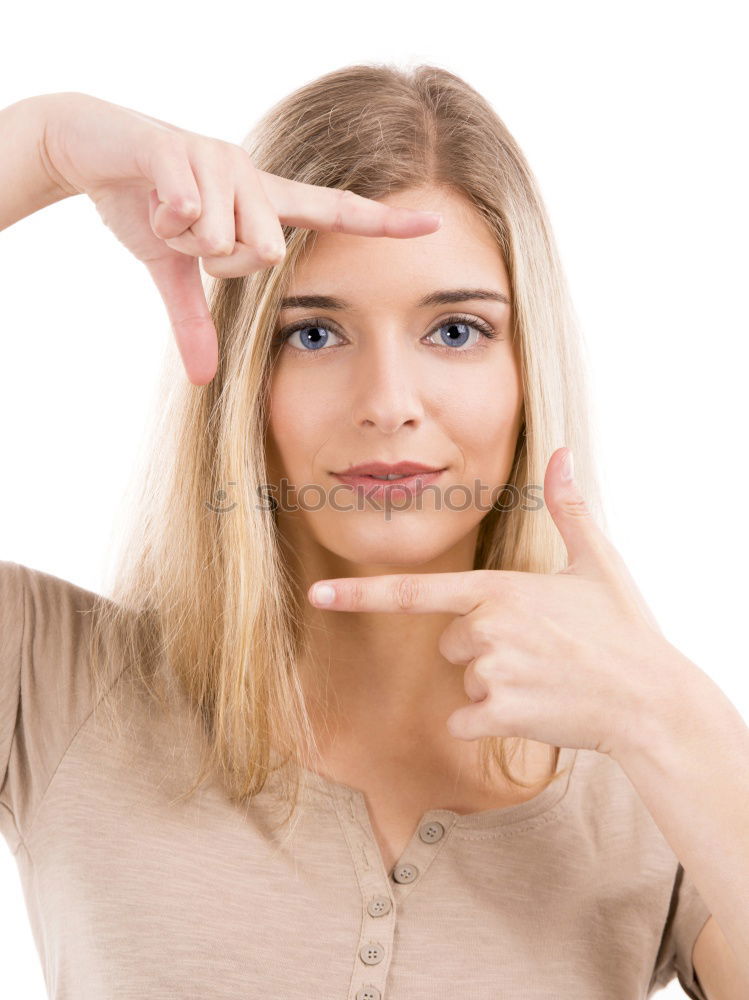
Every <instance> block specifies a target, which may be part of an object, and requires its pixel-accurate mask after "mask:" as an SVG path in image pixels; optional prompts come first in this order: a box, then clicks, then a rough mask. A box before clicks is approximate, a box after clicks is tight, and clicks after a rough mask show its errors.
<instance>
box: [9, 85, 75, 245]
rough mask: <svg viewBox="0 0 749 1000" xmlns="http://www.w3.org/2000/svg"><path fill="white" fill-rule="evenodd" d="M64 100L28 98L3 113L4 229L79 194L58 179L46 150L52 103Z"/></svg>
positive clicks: (48, 95)
mask: <svg viewBox="0 0 749 1000" xmlns="http://www.w3.org/2000/svg"><path fill="white" fill-rule="evenodd" d="M64 96H65V95H64V94H62V95H52V94H41V95H39V96H38V97H25V98H24V99H23V100H21V101H17V102H16V103H15V104H10V105H9V106H8V107H7V108H3V109H2V110H1V111H0V149H2V150H3V155H2V157H0V229H7V227H8V226H12V225H13V223H14V222H18V220H19V219H23V218H25V217H26V216H27V215H32V214H33V213H34V212H38V211H39V209H40V208H45V207H46V206H47V205H51V204H53V202H56V201H61V200H62V199H63V198H69V197H70V196H71V195H73V194H77V193H78V192H76V191H74V190H73V189H72V188H68V189H67V190H66V188H65V187H64V186H63V184H64V181H63V179H62V178H59V180H58V179H55V176H54V168H53V167H52V165H51V164H50V163H49V159H48V157H47V155H46V150H45V146H44V137H45V128H46V122H47V118H46V115H47V110H48V108H49V103H50V101H51V100H55V99H58V98H59V97H63V98H64Z"/></svg>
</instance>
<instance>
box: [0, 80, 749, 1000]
mask: <svg viewBox="0 0 749 1000" xmlns="http://www.w3.org/2000/svg"><path fill="white" fill-rule="evenodd" d="M2 114H3V118H2V121H1V122H0V127H1V128H2V129H3V132H4V134H7V135H10V136H12V137H13V139H14V151H15V156H14V157H12V158H11V160H10V161H8V162H6V163H5V164H4V165H3V168H2V169H3V171H4V172H5V173H4V175H3V179H4V180H5V181H6V183H5V184H4V185H3V186H2V192H3V194H2V208H1V211H2V216H1V218H2V225H4V226H8V225H10V224H11V223H12V222H14V221H16V220H17V219H20V218H23V217H24V216H25V215H28V214H30V213H31V212H33V211H35V210H37V209H38V208H40V207H43V206H44V205H47V204H50V203H52V202H54V201H56V200H59V199H60V198H62V197H66V196H71V195H74V194H77V193H85V194H87V195H88V196H89V197H91V198H92V200H93V201H94V203H95V204H96V207H97V209H98V211H99V212H100V214H101V216H102V218H103V220H104V222H105V223H106V224H107V225H108V226H109V227H110V228H111V229H112V230H113V231H114V233H115V234H116V235H117V236H118V238H119V239H120V240H121V241H122V242H123V243H124V244H125V246H127V247H128V249H129V250H130V251H131V252H133V253H134V254H135V255H136V256H137V257H138V259H140V260H142V261H143V262H144V263H145V264H146V266H147V267H148V269H149V272H150V274H151V276H152V278H153V280H154V281H155V282H156V284H157V287H158V288H159V291H160V293H161V295H162V297H163V299H164V302H165V305H166V308H167V311H168V314H169V317H170V320H171V323H172V328H173V331H174V335H175V343H176V345H177V347H178V353H179V358H180V359H181V363H182V364H183V365H184V368H185V371H186V373H187V376H188V381H187V382H186V381H185V380H184V379H183V378H181V377H180V371H179V368H178V364H177V355H176V354H174V353H173V354H172V355H171V356H170V359H169V364H168V365H167V366H166V367H165V371H164V381H163V404H162V405H161V406H160V407H159V419H158V421H157V423H156V425H155V433H154V438H153V445H152V460H151V462H150V464H149V466H148V468H147V469H146V471H145V473H144V475H143V479H142V488H141V491H140V495H139V498H138V502H137V503H135V504H134V505H133V515H134V516H133V520H132V528H131V530H130V531H129V532H128V534H127V536H126V537H124V538H123V540H122V549H121V553H120V555H119V560H118V562H117V565H116V568H115V573H114V576H113V581H112V587H111V588H110V590H111V593H110V596H109V597H108V598H104V597H102V596H100V595H96V594H92V593H90V592H88V591H84V590H82V589H81V588H78V587H76V586H75V585H73V584H72V583H69V582H67V581H64V580H60V579H58V578H56V577H52V576H50V575H48V574H44V573H42V572H40V571H37V570H33V569H30V568H29V567H25V566H21V565H19V564H15V563H8V562H6V563H2V564H0V570H1V572H0V588H1V590H0V598H1V601H0V610H1V613H2V631H1V632H0V635H2V642H3V646H2V662H0V683H2V699H0V719H2V725H0V763H2V767H3V771H2V773H3V775H4V783H3V787H2V796H1V798H0V802H2V805H3V807H4V809H3V810H2V811H0V828H1V829H2V830H3V833H4V835H5V837H6V839H7V840H8V842H9V844H10V846H11V849H12V850H14V851H15V852H17V858H18V864H19V870H20V873H21V878H22V881H23V884H24V887H25V889H26V891H27V901H28V905H29V913H30V916H31V920H32V927H33V929H34V933H35V935H36V939H37V942H38V946H39V950H40V955H41V957H42V961H43V964H44V971H45V976H46V981H47V984H48V988H49V991H50V995H51V996H55V997H72V996H76V997H82V996H91V997H93V996H96V997H97V998H105V997H110V996H112V997H114V996H117V997H120V996H138V997H146V996H154V997H156V996H158V997H165V996H169V997H171V996H175V997H176V996H193V995H194V996H200V997H207V996H210V997H227V998H228V997H236V996H245V997H261V996H262V997H269V996H273V997H302V996H304V997H309V996H341V997H344V996H346V997H351V998H354V997H355V998H357V1000H363V998H381V997H391V998H394V1000H395V998H398V1000H399V998H405V997H408V998H419V997H432V998H433V997H435V996H444V997H448V996H450V997H452V996H454V994H455V991H456V989H461V990H465V991H466V992H467V993H468V994H470V995H471V996H473V997H475V998H477V1000H478V998H483V997H486V998H488V997H494V996H497V995H499V994H501V995H503V996H508V997H509V996H521V995H522V996H529V995H533V996H538V997H542V996H543V997H548V996H555V997H559V998H561V997H570V998H572V997H575V998H576V1000H580V998H586V997H591V998H593V997H596V998H598V997H602V996H606V997H622V998H624V997H628V998H629V997H635V996H645V995H650V993H651V992H653V991H654V990H655V989H656V988H657V987H659V986H662V985H664V984H665V983H666V982H668V981H669V980H671V979H673V978H674V977H675V976H677V975H678V977H679V980H680V982H681V984H682V986H683V987H684V988H685V990H686V991H687V992H688V993H689V995H690V996H692V997H698V998H701V1000H706V998H709V1000H715V998H716V997H723V998H725V997H729V996H731V997H733V996H738V995H739V992H738V991H739V989H740V981H739V976H740V975H744V974H745V973H746V968H745V967H744V968H742V967H741V966H740V963H739V960H738V957H737V953H738V952H739V946H740V945H741V943H742V942H741V931H740V930H739V931H737V930H736V927H738V925H739V920H738V918H739V917H740V916H741V914H740V913H739V911H738V909H737V908H736V907H735V906H734V907H733V909H731V907H732V905H733V904H734V900H735V897H734V895H733V894H732V893H731V894H730V896H729V895H728V894H727V890H726V889H725V888H723V889H721V888H720V887H721V886H722V885H723V882H722V881H721V879H720V878H719V872H718V871H717V868H716V865H715V862H714V861H710V860H709V859H706V860H705V862H704V864H701V863H697V861H695V855H696V851H697V847H699V835H701V834H702V833H704V832H705V830H707V828H705V830H702V829H700V828H699V827H698V828H697V830H696V832H695V833H694V835H693V836H690V837H689V839H686V838H685V839H683V840H682V839H681V835H682V833H683V831H684V830H685V829H686V828H687V826H688V824H687V822H686V819H687V817H686V814H685V811H684V810H685V807H684V806H682V807H681V811H680V809H679V808H678V807H676V806H670V807H667V806H663V807H662V811H661V812H658V811H657V807H656V806H655V805H654V801H655V799H656V798H660V796H655V795H654V794H652V787H653V783H654V781H655V777H654V775H655V768H654V767H651V766H650V763H649V762H650V757H649V756H648V755H647V754H646V750H647V749H648V748H649V747H650V745H651V743H652V741H654V740H655V738H656V735H657V737H658V740H661V738H662V739H663V740H664V743H663V745H664V746H665V745H666V743H665V741H666V740H667V741H668V746H669V749H670V750H671V749H672V748H676V747H678V746H681V745H682V737H683V734H684V733H686V731H687V728H688V727H687V724H686V722H685V720H687V721H688V722H689V723H690V725H691V723H692V721H693V717H692V715H691V714H690V713H691V712H692V710H693V709H694V711H695V712H696V713H697V711H699V713H702V716H701V717H704V720H705V723H706V724H707V723H709V724H710V726H711V727H717V726H718V724H719V725H720V726H721V727H723V729H724V730H725V731H726V733H728V734H730V738H731V743H732V746H733V745H739V744H740V745H741V746H742V747H743V746H746V745H747V743H746V742H744V743H741V741H742V740H745V729H746V727H745V726H744V724H743V721H742V720H741V719H740V717H739V715H738V713H737V712H736V711H735V709H734V708H733V706H731V705H730V702H728V700H727V699H726V698H725V696H723V695H722V692H720V691H719V690H718V689H717V688H716V687H715V685H714V684H713V683H712V682H711V681H710V680H709V678H707V677H706V675H705V674H704V673H702V671H700V670H699V668H697V667H696V666H695V665H694V664H692V663H691V662H690V661H688V660H687V659H686V658H685V657H683V656H682V654H680V653H679V651H678V650H675V649H674V647H673V646H671V645H670V644H669V643H668V642H667V641H666V640H665V638H664V637H663V636H662V634H661V633H660V631H659V629H658V627H657V625H656V623H655V621H654V620H653V618H652V615H651V614H650V612H649V610H648V609H647V607H646V606H645V604H644V602H643V600H642V598H641V596H640V595H639V593H638V591H637V588H636V586H635V584H634V582H633V581H632V580H631V578H630V577H629V575H628V573H627V571H626V568H625V567H624V566H623V565H622V564H621V560H619V559H618V558H617V556H616V553H615V552H614V550H613V548H612V547H611V546H610V544H609V543H608V542H607V540H606V538H605V535H604V533H603V530H602V528H601V527H599V523H601V522H602V520H603V518H602V514H601V513H600V504H599V501H598V491H597V487H596V482H595V477H594V473H593V469H592V458H591V454H590V444H589V429H588V424H587V418H586V413H587V407H586V404H585V387H584V383H583V373H582V366H581V361H580V356H579V343H578V339H577V335H576V332H575V325H574V319H573V313H572V310H571V308H570V306H569V302H568V297H567V293H566V289H565V283H564V279H563V274H562V269H561V266H560V264H559V261H558V257H557V254H556V250H555V246H554V240H553V236H552V233H551V230H550V227H549V224H548V221H547V217H546V213H545V210H544V207H543V203H542V200H541V197H540V195H539V193H538V190H537V187H536V184H535V181H534V179H533V176H532V173H531V171H530V169H529V167H528V165H527V163H526V161H525V159H524V157H523V155H522V153H521V151H520V150H519V149H518V147H517V145H516V143H515V142H514V140H513V139H512V137H511V135H510V134H509V133H508V131H507V129H506V127H505V126H504V124H503V123H502V122H501V120H500V119H499V118H498V117H497V115H496V113H495V112H494V111H493V109H492V108H491V107H490V106H489V105H488V103H487V102H486V101H485V100H484V99H483V98H482V97H481V96H480V95H479V94H477V93H476V92H475V91H474V90H472V88H470V87H469V86H468V85H467V84H466V83H465V82H464V81H462V80H460V79H459V78H458V77H456V76H454V75H453V74H451V73H449V72H447V71H445V70H442V69H439V68H436V67H432V66H422V67H419V68H417V69H416V70H414V71H412V72H403V71H401V70H399V69H396V68H394V67H389V66H365V65H362V66H352V67H347V68H344V69H342V70H339V71H337V72H335V73H330V74H328V75H326V76H324V77H321V78H320V79H318V80H315V81H313V82H312V83H310V84H308V85H306V86H305V87H303V88H301V89H300V90H298V91H297V92H295V93H294V94H292V95H290V96H289V97H287V98H286V99H284V100H283V101H281V102H280V103H279V104H278V105H277V106H275V107H273V108H272V109H271V110H270V111H269V112H268V113H267V115H266V116H265V117H264V118H263V119H262V120H261V121H260V122H259V123H258V125H257V127H256V129H255V130H253V132H252V133H251V134H250V136H248V138H247V139H246V140H245V142H244V143H243V144H242V146H241V147H238V146H234V145H233V144H231V143H225V142H222V141H220V140H216V139H210V138H207V137H203V136H198V135H195V134H194V133H190V132H186V131H184V130H181V129H178V128H176V127H175V126H173V125H170V124H168V123H166V122H161V121H158V120H155V119H152V118H148V117H147V116H143V115H140V114H137V113H136V112H134V111H132V110H130V109H126V108H121V107H119V106H116V105H112V104H108V103H107V102H104V101H99V100H97V99H96V98H93V97H90V96H88V95H83V94H55V95H45V96H44V97H42V98H32V99H29V100H27V101H21V102H19V103H18V104H16V105H12V106H11V107H10V108H7V109H5V111H4V112H3V113H2ZM342 192H346V193H345V194H344V193H342ZM430 212H437V213H439V214H440V216H441V221H439V220H434V219H433V218H432V217H431V216H430V215H429V214H428V213H430ZM199 259H202V262H203V267H204V270H205V271H206V273H207V274H208V276H209V280H208V283H207V289H206V291H207V300H206V298H205V297H204V287H203V284H202V282H201V278H200V272H199V269H198V260H199ZM310 331H311V332H310ZM561 445H564V447H560V446H561ZM568 451H571V452H572V453H573V454H574V459H575V467H574V479H570V478H569V476H567V477H566V478H565V477H564V476H563V472H564V468H565V467H566V462H565V459H566V458H567V457H568ZM378 462H379V463H385V467H382V466H379V467H378V466H377V465H374V467H373V463H378ZM400 463H405V465H406V466H409V465H411V466H412V465H413V464H414V463H417V464H418V465H420V466H422V467H426V469H428V470H432V471H431V472H427V471H425V470H424V469H422V470H421V475H418V474H415V473H414V474H412V473H413V469H409V468H407V467H401V468H397V469H396V470H395V472H396V474H397V475H398V479H397V481H394V482H393V484H392V485H381V484H376V485H375V483H376V481H375V480H373V479H371V476H372V474H373V473H375V474H380V475H384V474H385V472H386V467H387V466H388V465H398V464H400ZM362 464H364V466H366V468H365V469H364V470H359V471H360V472H361V473H362V475H361V476H357V475H355V474H352V473H351V469H352V467H353V466H359V465H362ZM365 477H366V478H365ZM544 501H545V502H544ZM547 508H548V509H547ZM594 512H595V517H594ZM319 581H333V582H334V583H335V585H336V586H335V587H334V593H335V598H334V601H333V603H332V604H328V605H324V604H316V603H315V600H314V597H313V587H312V585H313V584H314V583H316V582H319ZM89 667H90V669H89ZM675 691H678V692H679V695H678V697H677V696H676V695H675V694H674V692H675ZM466 696H468V700H467V699H466ZM643 706H647V714H645V715H643V712H642V709H643ZM650 706H658V708H657V709H656V708H653V709H652V713H651V710H650ZM687 708H688V711H687ZM677 723H678V724H677ZM727 738H728V737H727ZM748 742H749V741H748ZM660 749H661V743H660V742H659V743H658V750H659V751H660ZM716 753H717V749H716ZM674 756H675V750H674ZM516 757H517V758H519V760H515V758H516ZM747 759H749V758H747ZM646 760H647V761H648V763H647V764H646V763H645V761H646ZM511 762H512V763H513V764H514V766H513V767H512V769H511V768H510V763H511ZM679 762H680V763H681V760H680V761H679ZM635 776H637V777H635ZM670 777H671V775H670V774H669V775H668V778H669V779H670ZM191 779H195V780H194V781H193V782H192V784H191V785H190V780H191ZM662 780H665V779H662ZM706 784H707V781H706ZM186 785H190V787H188V788H187V789H186ZM633 785H634V787H633ZM659 791H661V789H659ZM700 791H703V789H702V788H700ZM638 792H639V795H638ZM300 793H302V794H301V797H300ZM663 798H664V800H667V799H668V797H667V796H663ZM284 805H285V806H287V807H288V808H287V809H286V810H283V809H281V807H282V806H284ZM727 817H728V809H727V808H726V809H725V810H724V813H723V820H722V822H723V826H721V827H718V826H717V825H713V826H712V827H710V828H709V830H707V832H709V833H713V832H715V831H717V830H720V832H721V833H723V832H725V830H726V829H727ZM689 820H690V824H689V825H691V826H693V824H692V816H691V815H690V816H689ZM711 822H713V824H718V823H719V822H721V817H720V815H719V816H718V817H714V818H713V820H712V821H711ZM663 826H665V827H666V828H667V833H666V835H664V833H662V832H661V829H662V827H663ZM672 830H673V831H674V833H673V837H672V838H671V839H668V834H669V833H670V832H671V831H672ZM671 840H673V841H678V843H679V847H680V849H683V855H684V860H685V861H686V865H682V864H681V863H680V860H681V857H680V855H677V853H676V849H675V845H674V843H672V842H671ZM735 842H736V843H737V844H738V838H736V841H735ZM695 845H697V847H696V846H695ZM703 853H704V852H703ZM686 859H688V860H686ZM685 867H686V868H687V870H685ZM692 870H694V871H695V872H698V873H699V879H697V878H695V879H694V880H693V879H692V878H691V877H690V873H691V871H692ZM698 881H699V882H700V885H705V886H707V888H708V890H709V895H710V901H711V902H713V903H716V902H717V904H718V905H717V906H715V905H714V906H712V907H710V906H708V901H707V899H704V898H703V896H702V894H701V893H700V891H699V889H698V885H697V882H698ZM705 895H707V893H706V894H705ZM718 909H720V911H721V912H723V913H725V914H727V915H728V916H727V920H726V927H727V928H728V931H727V932H726V933H723V932H722V931H721V930H720V929H719V928H718V924H717V921H716V920H715V917H714V916H711V913H714V912H715V913H717V912H718ZM734 916H735V918H736V920H735V923H732V922H731V919H732V918H733V917H734ZM698 934H700V947H701V949H702V950H701V952H700V953H699V954H700V959H699V961H698V951H697V949H696V948H695V950H694V966H693V964H692V957H693V956H692V949H693V946H694V944H695V941H696V940H697V936H698ZM698 977H699V978H698ZM729 990H734V991H735V992H729ZM529 991H530V992H529ZM721 991H722V992H721Z"/></svg>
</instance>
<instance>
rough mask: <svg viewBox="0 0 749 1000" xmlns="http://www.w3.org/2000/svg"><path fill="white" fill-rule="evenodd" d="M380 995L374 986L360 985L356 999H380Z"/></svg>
mask: <svg viewBox="0 0 749 1000" xmlns="http://www.w3.org/2000/svg"><path fill="white" fill-rule="evenodd" d="M381 996H382V994H381V993H380V991H379V990H378V989H377V987H376V986H362V988H361V989H360V990H359V992H358V993H357V994H356V1000H380V997H381Z"/></svg>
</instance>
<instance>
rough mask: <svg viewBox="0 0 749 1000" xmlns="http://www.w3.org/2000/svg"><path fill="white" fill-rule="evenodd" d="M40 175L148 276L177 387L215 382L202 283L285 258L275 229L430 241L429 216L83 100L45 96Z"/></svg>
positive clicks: (213, 344) (212, 334)
mask: <svg viewBox="0 0 749 1000" xmlns="http://www.w3.org/2000/svg"><path fill="white" fill-rule="evenodd" d="M48 96H49V98H50V101H49V113H48V116H47V121H46V128H45V136H44V142H43V150H42V153H43V156H44V160H45V166H46V168H47V170H48V172H49V174H50V175H51V176H52V178H53V179H54V180H55V181H56V183H57V184H58V185H59V186H60V187H61V188H62V189H63V190H64V191H65V192H66V193H67V194H71V195H72V194H87V195H88V196H89V198H91V199H92V201H93V202H94V204H95V205H96V208H97V211H98V212H99V215H100V216H101V218H102V219H103V221H104V222H105V223H106V225H107V226H108V227H109V228H110V229H111V230H112V231H113V232H114V234H115V236H116V237H117V238H118V239H119V240H120V242H122V243H123V244H124V245H125V246H126V247H127V248H128V250H130V252H131V253H133V254H134V255H135V256H136V257H137V258H138V260H141V261H143V263H144V264H145V265H146V267H147V268H148V270H149V272H150V274H151V277H152V278H153V280H154V282H155V284H156V287H157V288H158V290H159V294H160V295H161V297H162V299H163V301H164V304H165V306H166V309H167V312H168V315H169V320H170V323H171V326H172V329H173V331H174V336H175V339H176V341H177V346H178V348H179V352H180V355H181V357H182V362H183V364H184V367H185V370H186V372H187V377H188V378H189V380H190V381H191V382H192V383H193V384H195V385H206V384H207V383H208V382H210V381H211V379H212V378H213V376H214V375H215V374H216V368H217V364H218V340H217V336H216V330H215V327H214V325H213V321H212V319H211V316H210V312H209V309H208V304H207V302H206V299H205V293H204V290H203V284H202V281H201V277H200V269H199V265H198V258H202V259H203V268H204V270H205V271H206V272H207V273H208V274H210V275H213V276H215V277H226V278H229V277H239V276H240V275H245V274H251V273H252V272H253V271H258V270H260V269H261V268H265V267H271V266H273V265H274V264H277V263H279V262H280V261H281V260H283V257H284V254H285V253H286V245H285V242H284V235H283V230H282V229H281V225H282V224H283V225H287V226H300V227H305V228H308V229H319V230H321V231H323V232H343V233H353V234H356V235H359V236H391V237H412V236H423V235H425V234H427V233H431V232H434V231H435V230H436V229H437V228H438V227H439V222H438V220H437V219H435V218H434V217H433V216H432V215H431V214H430V213H427V212H421V211H412V210H410V209H404V208H391V207H388V206H387V205H383V204H381V203H380V202H377V201H374V200H372V199H369V198H363V197H361V196H360V195H357V194H353V193H352V192H351V191H347V190H341V189H336V188H326V187H319V186H316V185H314V184H304V183H301V182H299V181H292V180H287V179H286V178H283V177H278V176H277V175H275V174H270V173H267V172H266V171H264V170H258V169H257V168H256V167H255V166H254V164H253V163H252V160H251V158H250V156H249V154H248V153H247V152H246V151H245V150H244V149H242V148H241V146H236V145H234V144H233V143H230V142H224V141H223V140H221V139H213V138H209V137H207V136H203V135H199V134H197V133H195V132H189V131H187V130H185V129H181V128H177V126H175V125H170V124H169V123H168V122H164V121H160V120H159V119H157V118H150V117H149V116H148V115H144V114H141V113H140V112H137V111H134V110H132V109H130V108H126V107H122V106H121V105H119V104H110V103H109V102H108V101H104V100H100V99H99V98H97V97H93V96H91V95H89V94H83V93H76V92H71V93H59V94H52V95H48Z"/></svg>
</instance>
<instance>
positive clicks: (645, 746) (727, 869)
mask: <svg viewBox="0 0 749 1000" xmlns="http://www.w3.org/2000/svg"><path fill="white" fill-rule="evenodd" d="M685 660H686V658H685ZM686 663H687V664H688V665H689V666H690V667H692V668H694V664H692V663H691V661H689V660H686ZM695 669H696V668H695ZM689 676H690V679H689V683H686V684H685V685H684V691H685V692H688V694H686V693H684V694H683V695H682V697H683V701H682V702H681V709H682V710H681V711H680V712H679V713H678V715H677V714H676V713H675V714H673V715H672V716H671V718H670V719H667V718H666V717H665V716H664V715H662V714H661V715H660V716H658V717H657V718H656V717H654V718H653V720H652V725H651V727H650V730H649V732H646V733H644V734H643V738H642V740H641V741H640V746H638V747H637V748H634V747H630V748H627V749H626V750H625V751H624V752H622V753H620V754H618V755H617V756H616V760H617V762H618V763H619V765H620V766H621V768H622V770H623V771H624V773H625V774H626V775H627V777H628V778H629V780H630V781H631V782H632V785H633V786H634V788H635V790H636V791H637V793H638V795H639V796H640V798H641V799H642V801H643V803H644V805H645V806H646V808H647V809H648V811H649V812H650V814H651V816H652V817H653V819H654V820H655V823H656V825H657V826H658V828H659V829H660V831H661V833H662V834H663V835H664V837H665V838H666V840H667V841H668V843H669V845H670V847H671V848H672V850H673V852H674V854H675V855H676V856H677V858H678V859H679V861H680V862H681V864H682V865H683V867H684V869H685V871H686V872H687V873H688V875H689V877H690V878H691V880H692V881H693V882H694V884H695V886H696V888H697V891H698V892H699V894H700V896H701V897H702V899H703V900H704V902H705V904H706V906H707V907H708V908H709V910H710V913H711V915H712V916H713V917H714V918H715V921H716V923H717V924H718V926H719V927H720V929H721V931H722V932H723V935H724V937H725V938H726V940H727V942H728V944H729V945H730V946H731V948H732V949H733V951H734V953H735V955H736V958H737V959H738V960H739V962H740V964H741V968H742V970H743V972H744V974H745V976H746V978H747V981H748V982H749V727H747V726H746V724H745V723H744V721H743V719H742V718H741V715H740V714H739V712H738V711H737V709H736V708H735V706H734V705H733V704H732V703H731V701H730V700H729V699H728V698H727V697H726V695H725V694H724V693H723V692H722V691H721V690H720V688H719V687H718V686H717V685H716V684H715V683H714V682H713V681H712V680H711V679H710V678H709V677H708V676H707V675H706V674H704V673H702V672H701V671H699V673H693V672H691V671H689ZM676 697H677V695H676V694H675V698H676ZM657 714H658V713H657V712H656V713H655V715H657Z"/></svg>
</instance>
